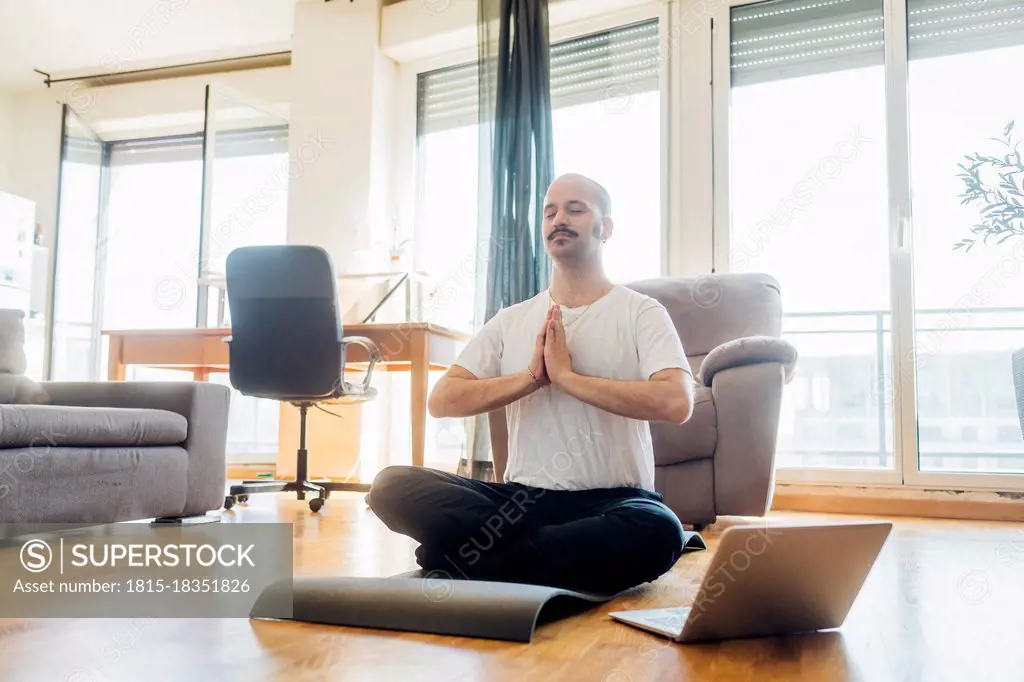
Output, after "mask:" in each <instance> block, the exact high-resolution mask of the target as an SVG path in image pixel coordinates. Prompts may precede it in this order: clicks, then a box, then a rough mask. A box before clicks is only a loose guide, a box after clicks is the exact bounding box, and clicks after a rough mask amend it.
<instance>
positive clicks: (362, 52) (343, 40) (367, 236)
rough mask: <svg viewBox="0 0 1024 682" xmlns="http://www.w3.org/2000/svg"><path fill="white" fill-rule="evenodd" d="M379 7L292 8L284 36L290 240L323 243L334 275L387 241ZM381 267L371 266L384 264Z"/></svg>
mask: <svg viewBox="0 0 1024 682" xmlns="http://www.w3.org/2000/svg"><path fill="white" fill-rule="evenodd" d="M380 2H381V0H357V1H356V2H346V1H342V0H337V1H336V2H322V1H312V2H299V3H297V4H296V7H295V28H294V33H293V38H292V65H291V69H292V98H291V102H292V104H291V111H290V131H289V151H290V156H291V159H290V162H289V176H290V182H289V197H288V242H289V243H292V244H315V245H318V246H322V247H324V248H325V249H327V251H328V252H329V253H330V254H331V257H332V258H333V259H334V264H335V268H336V269H337V271H338V272H339V273H345V272H356V271H360V270H363V269H365V268H368V267H374V264H371V263H367V262H365V260H361V259H360V252H361V251H363V252H365V250H366V249H368V248H369V247H370V246H371V245H372V244H373V243H374V242H376V241H380V240H385V241H386V240H387V239H388V237H389V234H390V229H391V218H392V215H393V213H394V211H395V209H394V207H393V206H392V205H391V201H392V198H391V192H390V191H389V189H390V184H391V172H390V166H391V159H392V149H391V140H392V133H393V129H394V126H393V123H392V121H393V117H394V112H393V107H392V106H391V105H392V99H393V89H394V87H395V84H396V82H397V68H396V65H395V63H394V62H392V61H391V60H390V59H388V58H387V57H385V56H384V55H383V54H382V53H381V51H380V46H379V39H378V36H379V35H380ZM382 265H383V263H381V264H380V265H378V266H377V267H379V266H382Z"/></svg>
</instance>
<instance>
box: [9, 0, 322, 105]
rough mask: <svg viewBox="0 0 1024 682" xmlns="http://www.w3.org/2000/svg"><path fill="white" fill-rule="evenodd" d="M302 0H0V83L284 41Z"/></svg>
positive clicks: (238, 52) (21, 83)
mask: <svg viewBox="0 0 1024 682" xmlns="http://www.w3.org/2000/svg"><path fill="white" fill-rule="evenodd" d="M301 1H302V0H0V91H20V90H26V89H34V88H38V87H45V86H43V85H42V84H43V82H44V77H43V76H42V75H40V74H38V73H35V72H34V71H33V69H39V70H41V71H44V72H46V73H49V74H50V76H51V78H54V79H57V78H61V77H68V76H80V75H87V74H101V73H117V72H123V71H129V70H133V69H139V68H148V67H154V66H171V65H177V64H183V63H188V62H193V61H205V60H208V59H220V58H225V57H240V56H247V55H253V54H261V53H266V52H276V51H282V50H288V49H290V48H291V36H292V25H293V18H294V11H295V4H296V2H301Z"/></svg>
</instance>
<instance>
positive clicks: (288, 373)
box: [225, 245, 344, 400]
mask: <svg viewBox="0 0 1024 682" xmlns="http://www.w3.org/2000/svg"><path fill="white" fill-rule="evenodd" d="M225 274H226V276H227V299H228V308H229V311H230V315H231V344H230V349H231V350H230V369H229V373H230V378H231V384H232V385H233V386H234V387H235V388H236V389H237V390H238V391H240V392H241V393H243V394H246V395H253V396H259V397H266V398H273V399H278V400H282V399H285V400H286V399H296V400H297V399H303V398H308V399H313V398H318V397H325V396H328V395H331V393H332V392H333V390H334V389H335V388H336V387H337V386H338V383H339V381H340V378H341V376H342V369H343V367H344V358H343V356H342V346H341V338H342V336H343V329H342V324H341V317H340V315H339V312H338V293H337V281H336V279H335V274H334V265H333V263H332V262H331V258H330V255H329V254H328V253H327V252H326V251H325V250H324V249H322V248H319V247H316V246H305V245H286V246H246V247H239V248H236V249H235V250H233V251H232V252H231V253H230V254H228V258H227V263H226V266H225Z"/></svg>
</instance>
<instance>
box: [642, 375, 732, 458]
mask: <svg viewBox="0 0 1024 682" xmlns="http://www.w3.org/2000/svg"><path fill="white" fill-rule="evenodd" d="M651 440H652V441H653V442H654V463H655V464H656V465H658V466H665V465H668V464H678V463H680V462H689V461H690V460H694V459H704V458H706V457H712V456H714V454H715V445H716V443H717V442H718V419H717V415H716V414H715V403H714V401H713V400H712V398H711V389H710V388H708V387H706V386H698V387H696V388H695V389H694V400H693V415H692V416H691V417H690V418H689V419H688V420H687V421H686V422H684V423H682V424H670V423H668V422H651Z"/></svg>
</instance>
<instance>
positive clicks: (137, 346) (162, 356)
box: [103, 322, 470, 466]
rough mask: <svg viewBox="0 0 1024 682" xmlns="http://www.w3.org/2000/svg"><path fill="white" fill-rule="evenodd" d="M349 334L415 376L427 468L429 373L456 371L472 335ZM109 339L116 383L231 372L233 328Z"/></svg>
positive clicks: (356, 355)
mask: <svg viewBox="0 0 1024 682" xmlns="http://www.w3.org/2000/svg"><path fill="white" fill-rule="evenodd" d="M344 331H345V336H366V337H368V338H369V339H371V340H372V341H373V342H374V343H376V344H377V347H378V348H379V349H380V354H381V360H380V362H379V363H378V364H377V368H379V369H382V370H384V371H389V372H394V371H408V372H410V373H411V374H410V383H411V386H412V390H411V394H412V400H411V401H410V410H411V415H410V416H411V418H412V464H413V466H423V456H424V448H425V441H426V428H427V388H428V372H429V371H430V370H442V371H443V370H445V369H447V368H448V367H450V366H451V364H452V363H453V362H455V359H456V357H457V356H458V353H459V350H460V348H461V344H462V343H463V342H465V341H468V340H469V339H470V337H469V335H467V334H464V333H462V332H457V331H454V330H451V329H447V328H445V327H439V326H437V325H434V324H430V323H427V322H400V323H395V324H353V325H346V326H345V330H344ZM103 334H104V335H105V336H107V337H108V338H109V340H110V350H109V353H110V354H109V361H108V368H107V376H108V378H109V379H110V380H111V381H124V379H125V376H126V370H127V368H128V366H129V365H145V366H147V367H157V368H163V369H174V370H179V371H191V372H192V375H193V377H195V379H196V380H197V381H207V380H208V379H209V376H210V372H226V371H227V369H228V361H229V360H228V345H227V344H226V343H225V342H224V339H225V338H226V337H228V336H230V335H231V329H230V328H228V327H211V328H198V329H128V330H105V331H104V332H103ZM345 360H346V365H352V366H353V370H354V371H355V370H357V369H358V366H359V365H360V364H363V365H365V363H366V362H368V361H369V357H368V356H367V353H366V351H365V350H364V349H363V348H362V347H361V346H357V345H355V344H352V345H350V346H348V347H347V349H346V356H345Z"/></svg>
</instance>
